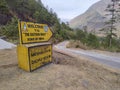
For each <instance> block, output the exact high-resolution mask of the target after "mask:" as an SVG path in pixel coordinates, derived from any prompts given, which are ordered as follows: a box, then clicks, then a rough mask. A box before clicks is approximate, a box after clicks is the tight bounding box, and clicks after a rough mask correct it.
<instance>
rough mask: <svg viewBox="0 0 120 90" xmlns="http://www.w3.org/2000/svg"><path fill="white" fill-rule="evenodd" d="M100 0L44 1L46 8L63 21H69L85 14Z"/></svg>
mask: <svg viewBox="0 0 120 90" xmlns="http://www.w3.org/2000/svg"><path fill="white" fill-rule="evenodd" d="M98 1H100V0H42V3H43V4H44V6H48V7H49V8H52V9H53V11H54V12H56V13H57V15H58V17H59V18H60V19H61V20H62V21H69V20H71V19H73V18H74V17H76V16H78V15H80V14H82V13H84V12H85V11H86V10H87V9H88V8H89V7H90V6H91V5H92V4H94V3H96V2H98Z"/></svg>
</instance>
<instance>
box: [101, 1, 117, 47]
mask: <svg viewBox="0 0 120 90" xmlns="http://www.w3.org/2000/svg"><path fill="white" fill-rule="evenodd" d="M111 2H112V3H111V4H109V5H108V6H107V8H106V11H107V12H108V14H107V16H109V17H110V20H109V21H108V22H105V23H106V25H105V27H104V28H103V30H102V31H104V32H105V33H106V38H107V40H108V41H107V43H108V44H107V46H108V47H112V43H113V42H112V41H113V38H114V37H117V35H116V33H115V31H116V30H117V29H116V27H115V24H116V23H117V13H116V12H117V11H118V10H117V7H119V0H111Z"/></svg>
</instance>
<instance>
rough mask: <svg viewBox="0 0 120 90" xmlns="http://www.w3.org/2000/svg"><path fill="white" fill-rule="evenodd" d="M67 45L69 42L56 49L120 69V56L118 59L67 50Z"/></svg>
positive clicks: (93, 53) (83, 51)
mask: <svg viewBox="0 0 120 90" xmlns="http://www.w3.org/2000/svg"><path fill="white" fill-rule="evenodd" d="M67 43H68V41H65V42H62V43H60V44H58V45H55V46H54V47H55V48H56V49H57V50H60V51H62V52H70V53H72V54H76V55H83V56H84V57H87V58H89V59H90V60H95V61H97V62H100V63H102V64H105V65H108V66H110V67H113V68H117V69H120V56H119V57H118V56H117V57H116V56H110V55H105V54H100V53H97V52H93V51H87V50H74V49H69V48H66V44H67Z"/></svg>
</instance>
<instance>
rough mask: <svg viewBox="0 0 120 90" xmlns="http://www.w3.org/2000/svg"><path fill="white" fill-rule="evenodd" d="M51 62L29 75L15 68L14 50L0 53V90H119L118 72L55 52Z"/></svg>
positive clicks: (80, 58) (119, 78) (119, 75)
mask: <svg viewBox="0 0 120 90" xmlns="http://www.w3.org/2000/svg"><path fill="white" fill-rule="evenodd" d="M53 60H54V62H53V63H51V64H49V65H46V66H44V67H42V68H39V69H37V70H35V71H33V72H32V73H30V72H25V71H23V70H21V69H20V68H18V66H17V54H16V49H11V50H0V90H120V71H119V70H114V69H110V68H109V67H106V66H103V65H101V64H98V63H96V62H92V61H88V60H87V59H86V58H84V57H82V56H78V57H77V58H73V57H71V56H66V55H63V54H60V53H57V52H54V53H53ZM55 63H57V64H55Z"/></svg>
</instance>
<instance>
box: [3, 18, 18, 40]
mask: <svg viewBox="0 0 120 90" xmlns="http://www.w3.org/2000/svg"><path fill="white" fill-rule="evenodd" d="M17 23H18V19H17V18H16V17H13V18H12V20H11V21H10V22H8V24H7V25H6V26H2V27H1V33H2V35H4V36H6V37H7V38H8V39H12V40H16V39H18V24H17Z"/></svg>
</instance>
